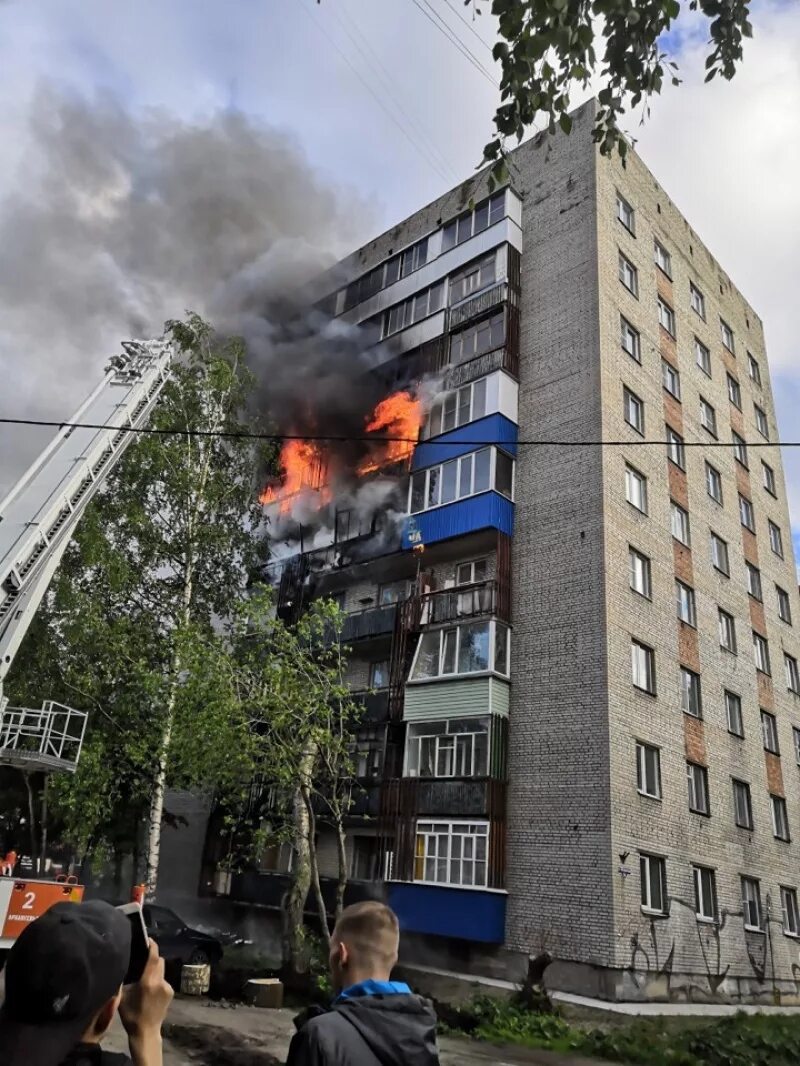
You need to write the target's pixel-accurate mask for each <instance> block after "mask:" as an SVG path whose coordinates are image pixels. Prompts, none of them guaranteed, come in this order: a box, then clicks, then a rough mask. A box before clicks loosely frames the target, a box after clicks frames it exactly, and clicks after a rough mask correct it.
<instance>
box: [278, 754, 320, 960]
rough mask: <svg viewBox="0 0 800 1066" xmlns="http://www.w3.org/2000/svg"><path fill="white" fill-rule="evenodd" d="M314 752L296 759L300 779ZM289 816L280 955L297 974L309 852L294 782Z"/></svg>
mask: <svg viewBox="0 0 800 1066" xmlns="http://www.w3.org/2000/svg"><path fill="white" fill-rule="evenodd" d="M314 759H315V752H314V751H313V750H308V751H306V752H304V753H303V756H302V758H301V760H300V767H299V770H300V773H299V776H300V778H301V779H303V778H304V777H307V776H308V774H310V772H311V768H312V767H313V765H314ZM292 820H293V822H294V865H293V867H292V883H291V886H290V887H289V891H288V893H287V894H286V900H285V903H284V924H283V958H284V963H285V964H286V966H287V968H288V970H289V973H291V974H300V973H304V972H305V971H306V970H307V969H308V963H307V954H306V952H305V943H304V940H305V923H304V914H305V906H306V900H307V899H308V892H309V889H310V887H311V852H310V847H309V831H310V823H309V816H308V807H307V806H306V803H305V800H304V799H303V791H302V788H301V786H300V785H299V784H298V785H297V787H296V788H295V790H294V796H293V797H292Z"/></svg>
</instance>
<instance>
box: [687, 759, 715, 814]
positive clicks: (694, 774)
mask: <svg viewBox="0 0 800 1066" xmlns="http://www.w3.org/2000/svg"><path fill="white" fill-rule="evenodd" d="M686 784H687V787H688V793H689V810H690V811H691V812H692V814H703V815H706V816H707V817H709V816H710V815H711V802H710V800H709V796H708V770H707V769H706V767H705V766H703V765H701V764H700V763H696V762H690V761H689V760H688V759H687V760H686Z"/></svg>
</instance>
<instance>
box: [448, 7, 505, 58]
mask: <svg viewBox="0 0 800 1066" xmlns="http://www.w3.org/2000/svg"><path fill="white" fill-rule="evenodd" d="M444 2H445V3H446V4H447V6H448V7H449V8H450V10H451V11H452V12H453V14H454V15H455V16H456V18H458V19H460V21H461V22H463V23H464V25H465V26H466V27H467V29H468V30H469V32H470V33H471V34H472V36H473V37H476V38H477V39H478V40H479V41H480V43H481V44H482V45H483V47H484V48H485V49H486V51H487V52H488V53H489V55H490V56H491V57H492V59H494V55H493V53H492V48H491V45H490V44H489V43H488V41H484V39H483V37H481V35H480V34H479V33H478V31H477V30H476V29H475V27H474V26H470V24H469V22H468V21H467V20H466V19H465V18H464V16H463V15H462V14H461V12H460V11H459V10H458V8H457V7H456V6H455V4H454V3H453V2H452V0H444Z"/></svg>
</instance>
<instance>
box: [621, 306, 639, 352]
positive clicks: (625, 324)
mask: <svg viewBox="0 0 800 1066" xmlns="http://www.w3.org/2000/svg"><path fill="white" fill-rule="evenodd" d="M619 326H620V344H621V346H622V350H623V351H624V352H627V353H628V355H629V356H630V357H631V359H634V360H635V361H636V362H637V363H641V361H642V338H641V335H640V334H639V330H638V329H635V328H634V327H633V326H632V325H631V324H630V322H629V321H628V320H627V318H626V317H625V316H624V315H620V316H619ZM626 341H628V342H629V343H626Z"/></svg>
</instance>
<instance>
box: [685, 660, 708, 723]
mask: <svg viewBox="0 0 800 1066" xmlns="http://www.w3.org/2000/svg"><path fill="white" fill-rule="evenodd" d="M680 678H681V710H682V711H683V712H684V714H690V715H691V716H692V718H702V717H703V699H702V694H701V691H700V675H699V674H696V673H695V672H694V670H689V669H687V668H686V667H685V666H682V667H681V673H680Z"/></svg>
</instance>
